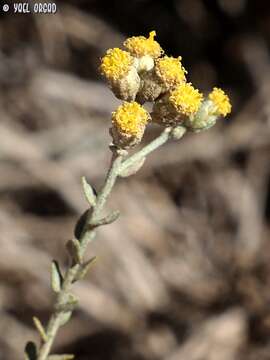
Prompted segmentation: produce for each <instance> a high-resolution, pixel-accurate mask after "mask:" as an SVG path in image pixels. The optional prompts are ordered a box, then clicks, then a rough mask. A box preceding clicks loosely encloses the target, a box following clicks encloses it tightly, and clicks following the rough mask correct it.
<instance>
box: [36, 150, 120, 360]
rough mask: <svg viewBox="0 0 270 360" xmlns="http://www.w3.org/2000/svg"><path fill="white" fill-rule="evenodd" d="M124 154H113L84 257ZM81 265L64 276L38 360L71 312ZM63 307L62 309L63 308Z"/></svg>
mask: <svg viewBox="0 0 270 360" xmlns="http://www.w3.org/2000/svg"><path fill="white" fill-rule="evenodd" d="M121 161H122V156H117V155H116V154H113V156H112V162H111V166H110V169H109V171H108V173H107V177H106V180H105V183H104V186H103V188H102V189H101V191H100V193H99V195H98V197H97V201H96V205H95V207H94V210H93V211H92V212H90V216H89V217H88V219H87V221H86V224H85V226H84V229H83V231H82V234H81V236H80V239H79V241H80V244H81V248H80V250H81V256H82V257H83V255H84V253H85V251H86V248H87V244H88V243H89V242H90V241H91V240H92V239H93V238H94V237H95V235H96V231H95V230H94V229H91V224H92V223H94V222H95V221H96V220H97V219H98V218H99V216H100V214H101V212H102V210H103V207H104V205H105V203H106V200H107V198H108V196H109V194H110V192H111V190H112V188H113V186H114V184H115V181H116V178H117V176H118V170H119V165H120V164H121ZM80 268H81V265H80V264H75V265H73V266H72V267H70V268H69V269H68V270H67V272H66V274H65V277H64V280H63V284H62V287H61V291H60V292H59V293H58V296H57V299H56V306H55V311H54V313H53V314H52V315H51V317H50V319H49V322H48V326H47V329H46V334H47V341H46V342H43V343H42V344H41V346H40V349H39V353H38V358H37V360H46V359H47V358H48V356H49V354H50V351H51V347H52V345H53V342H54V339H55V337H56V334H57V332H58V330H59V328H60V327H61V326H62V324H63V321H64V318H65V316H66V315H67V314H68V313H69V312H70V311H69V310H67V305H68V304H67V294H68V292H69V291H70V289H71V286H72V284H73V282H74V280H75V278H76V275H77V273H78V271H79V270H80ZM61 308H62V309H61Z"/></svg>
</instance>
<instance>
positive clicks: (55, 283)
mask: <svg viewBox="0 0 270 360" xmlns="http://www.w3.org/2000/svg"><path fill="white" fill-rule="evenodd" d="M62 281H63V278H62V275H61V271H60V267H59V265H58V262H57V261H55V260H53V261H52V265H51V286H52V289H53V291H54V292H56V293H58V292H59V291H60V290H61V286H62Z"/></svg>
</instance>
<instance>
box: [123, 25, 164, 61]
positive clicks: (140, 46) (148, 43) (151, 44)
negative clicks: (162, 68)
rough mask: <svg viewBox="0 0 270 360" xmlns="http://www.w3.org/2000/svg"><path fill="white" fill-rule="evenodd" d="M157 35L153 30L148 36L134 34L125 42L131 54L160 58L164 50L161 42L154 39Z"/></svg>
mask: <svg viewBox="0 0 270 360" xmlns="http://www.w3.org/2000/svg"><path fill="white" fill-rule="evenodd" d="M155 36H156V32H155V31H151V32H150V34H149V37H148V38H146V37H144V36H132V37H131V38H128V39H127V40H126V41H125V42H124V46H125V47H126V49H127V50H128V51H129V52H130V53H131V55H133V56H136V57H138V58H139V57H142V56H145V55H149V56H151V57H153V58H158V57H159V56H160V55H161V54H162V53H163V50H162V48H161V46H160V45H159V43H158V42H157V41H155V40H154V37H155Z"/></svg>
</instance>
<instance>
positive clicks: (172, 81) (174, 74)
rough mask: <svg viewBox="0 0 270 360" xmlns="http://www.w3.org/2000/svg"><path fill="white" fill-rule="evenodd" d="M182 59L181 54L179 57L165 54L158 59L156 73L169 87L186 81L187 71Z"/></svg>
mask: <svg viewBox="0 0 270 360" xmlns="http://www.w3.org/2000/svg"><path fill="white" fill-rule="evenodd" d="M181 59H182V58H181V56H179V57H178V58H174V57H171V56H170V57H169V56H164V57H163V58H160V59H157V60H156V66H155V71H156V74H157V75H158V77H159V78H160V79H161V80H162V82H163V83H164V84H165V86H166V87H167V88H171V87H175V86H176V85H179V84H181V83H182V82H184V81H186V76H185V74H186V73H187V71H186V70H185V68H184V67H183V66H182V64H181Z"/></svg>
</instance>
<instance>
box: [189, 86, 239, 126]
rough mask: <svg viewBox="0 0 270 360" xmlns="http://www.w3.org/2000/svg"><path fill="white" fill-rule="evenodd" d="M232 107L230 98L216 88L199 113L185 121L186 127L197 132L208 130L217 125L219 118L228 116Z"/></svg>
mask: <svg viewBox="0 0 270 360" xmlns="http://www.w3.org/2000/svg"><path fill="white" fill-rule="evenodd" d="M231 109H232V106H231V103H230V99H229V97H228V96H227V95H226V94H225V93H224V91H223V90H221V89H218V88H214V89H213V91H212V92H211V93H210V94H209V96H208V100H205V101H204V102H203V103H202V105H201V107H200V109H199V110H198V112H197V113H196V114H194V115H192V116H190V118H188V119H186V120H185V126H186V127H187V128H188V129H189V130H191V131H195V132H199V131H202V130H207V129H209V128H210V127H212V126H214V125H215V124H216V121H217V119H218V117H219V116H224V117H225V116H226V115H227V114H229V113H230V112H231Z"/></svg>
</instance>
